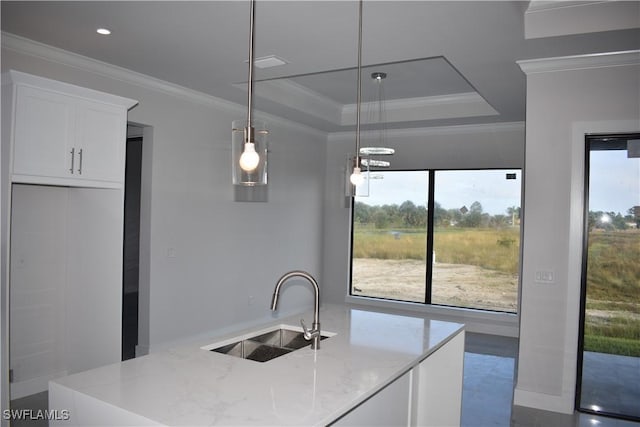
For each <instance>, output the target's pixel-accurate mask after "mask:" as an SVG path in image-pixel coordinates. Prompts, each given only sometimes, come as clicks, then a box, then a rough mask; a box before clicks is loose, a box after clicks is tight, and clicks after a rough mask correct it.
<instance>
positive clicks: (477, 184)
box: [356, 150, 640, 215]
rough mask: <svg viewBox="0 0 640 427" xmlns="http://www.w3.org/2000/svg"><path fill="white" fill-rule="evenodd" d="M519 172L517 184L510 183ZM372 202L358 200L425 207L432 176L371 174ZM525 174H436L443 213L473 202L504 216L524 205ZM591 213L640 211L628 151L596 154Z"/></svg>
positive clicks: (639, 174)
mask: <svg viewBox="0 0 640 427" xmlns="http://www.w3.org/2000/svg"><path fill="white" fill-rule="evenodd" d="M507 173H515V174H516V179H510V180H507V179H506V174H507ZM372 174H373V175H374V176H377V177H382V178H378V179H371V180H370V182H371V186H370V190H369V194H370V195H369V197H358V198H357V199H356V201H359V202H363V203H366V204H368V205H384V204H397V205H400V204H401V203H402V202H404V201H406V200H411V201H412V202H413V203H415V204H416V205H422V206H426V204H427V191H428V174H427V172H425V171H401V172H399V171H393V172H391V171H383V172H372ZM521 184H522V174H521V171H520V170H507V169H501V170H482V171H437V172H436V187H435V189H436V195H435V200H436V202H438V203H440V205H441V206H442V207H443V208H445V209H454V208H455V209H460V208H461V207H462V206H466V207H467V208H469V207H470V206H471V204H472V203H473V202H475V201H479V202H480V203H481V204H482V208H483V211H484V212H487V213H489V214H491V215H497V214H502V215H506V213H507V212H506V210H507V208H509V207H512V206H520V189H521ZM589 203H590V206H589V210H592V211H605V212H611V211H613V212H616V213H618V212H619V213H621V214H622V215H626V214H627V211H628V210H629V208H631V207H632V206H640V158H627V152H626V151H625V150H612V151H594V152H592V155H591V160H590V192H589Z"/></svg>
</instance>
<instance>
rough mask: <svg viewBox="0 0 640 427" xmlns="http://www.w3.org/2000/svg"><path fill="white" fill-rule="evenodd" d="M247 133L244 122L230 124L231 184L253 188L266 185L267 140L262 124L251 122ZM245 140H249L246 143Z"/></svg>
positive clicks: (265, 128) (264, 126) (265, 130)
mask: <svg viewBox="0 0 640 427" xmlns="http://www.w3.org/2000/svg"><path fill="white" fill-rule="evenodd" d="M251 124H252V125H253V129H252V130H251V131H249V129H250V128H249V127H248V126H247V121H246V120H234V121H233V123H232V127H233V129H232V135H231V144H232V165H233V166H232V172H233V184H234V185H243V186H248V187H253V186H256V185H266V184H267V140H268V138H267V137H268V135H269V131H268V130H267V127H266V125H265V123H264V122H261V121H258V120H253V121H252V123H251ZM247 139H249V140H248V141H247Z"/></svg>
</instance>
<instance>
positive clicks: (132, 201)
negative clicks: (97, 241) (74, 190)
mask: <svg viewBox="0 0 640 427" xmlns="http://www.w3.org/2000/svg"><path fill="white" fill-rule="evenodd" d="M129 128H130V129H131V128H132V127H131V126H129ZM140 130H141V129H140ZM131 133H132V132H131V130H129V134H131ZM141 172H142V136H133V137H131V136H130V137H128V138H127V160H126V166H125V186H124V235H123V262H122V360H128V359H132V358H134V357H136V346H137V345H138V315H139V310H138V307H139V295H140V283H139V277H140V195H141Z"/></svg>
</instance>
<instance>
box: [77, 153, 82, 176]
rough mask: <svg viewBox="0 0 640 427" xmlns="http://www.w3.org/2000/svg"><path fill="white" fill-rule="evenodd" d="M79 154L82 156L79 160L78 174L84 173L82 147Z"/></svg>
mask: <svg viewBox="0 0 640 427" xmlns="http://www.w3.org/2000/svg"><path fill="white" fill-rule="evenodd" d="M78 155H79V156H80V161H79V162H78V163H79V165H78V174H80V175H82V148H81V149H80V151H78Z"/></svg>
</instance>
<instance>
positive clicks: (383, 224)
mask: <svg viewBox="0 0 640 427" xmlns="http://www.w3.org/2000/svg"><path fill="white" fill-rule="evenodd" d="M354 220H355V221H356V222H358V223H360V224H362V225H369V224H371V225H373V226H375V228H378V229H384V228H389V227H397V228H423V227H426V226H427V208H426V206H422V205H416V204H415V203H413V202H412V201H410V200H406V201H404V202H402V203H401V204H400V205H397V204H392V205H374V206H371V205H368V204H366V203H363V202H356V203H355V209H354ZM519 220H520V208H519V207H516V206H513V207H510V208H508V209H507V210H506V211H505V214H504V215H502V214H498V215H490V214H489V213H486V212H484V211H483V208H482V204H481V203H480V202H478V201H475V202H473V203H472V204H471V205H470V206H469V208H467V207H462V208H460V209H445V208H443V207H442V205H440V203H438V202H435V203H434V212H433V221H434V225H435V226H436V227H451V226H455V227H476V228H477V227H497V228H500V227H508V226H512V225H514V224H518V222H519Z"/></svg>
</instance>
